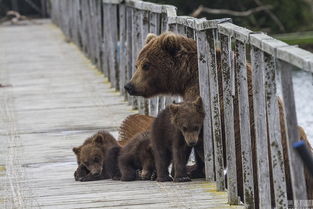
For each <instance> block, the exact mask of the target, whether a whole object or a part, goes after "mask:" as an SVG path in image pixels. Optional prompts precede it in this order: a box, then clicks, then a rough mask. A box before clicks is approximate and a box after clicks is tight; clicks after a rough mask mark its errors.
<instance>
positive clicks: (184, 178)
mask: <svg viewBox="0 0 313 209" xmlns="http://www.w3.org/2000/svg"><path fill="white" fill-rule="evenodd" d="M187 181H191V179H190V177H189V176H184V177H175V178H174V182H187Z"/></svg>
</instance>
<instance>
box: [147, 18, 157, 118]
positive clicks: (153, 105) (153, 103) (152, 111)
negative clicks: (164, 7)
mask: <svg viewBox="0 0 313 209" xmlns="http://www.w3.org/2000/svg"><path fill="white" fill-rule="evenodd" d="M158 18H159V15H158V14H156V13H154V12H151V13H150V19H149V21H150V26H149V30H150V33H154V34H158V31H159V24H158ZM158 106H159V97H158V96H156V97H153V98H151V99H149V115H151V116H157V115H158Z"/></svg>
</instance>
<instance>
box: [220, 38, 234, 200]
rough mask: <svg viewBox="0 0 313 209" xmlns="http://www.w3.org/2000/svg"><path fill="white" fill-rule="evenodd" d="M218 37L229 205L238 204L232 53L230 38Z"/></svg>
mask: <svg viewBox="0 0 313 209" xmlns="http://www.w3.org/2000/svg"><path fill="white" fill-rule="evenodd" d="M219 35H220V41H221V49H222V53H221V66H222V74H223V99H224V126H225V127H224V129H225V140H226V162H227V189H228V201H229V203H230V204H238V203H239V200H238V191H237V169H236V148H235V132H234V109H233V95H234V94H233V87H234V79H233V76H232V75H233V72H232V70H233V69H232V52H231V40H230V37H228V36H225V35H223V34H219Z"/></svg>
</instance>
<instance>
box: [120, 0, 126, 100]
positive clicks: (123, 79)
mask: <svg viewBox="0 0 313 209" xmlns="http://www.w3.org/2000/svg"><path fill="white" fill-rule="evenodd" d="M118 7H119V28H120V30H119V49H120V50H119V65H118V66H119V86H120V87H119V89H120V92H121V94H122V95H123V96H124V99H125V100H126V99H127V93H126V92H125V89H124V85H125V84H126V81H127V78H128V77H127V56H126V50H127V46H126V32H127V30H126V6H125V4H119V6H118Z"/></svg>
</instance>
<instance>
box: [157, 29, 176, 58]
mask: <svg viewBox="0 0 313 209" xmlns="http://www.w3.org/2000/svg"><path fill="white" fill-rule="evenodd" d="M161 48H162V49H163V50H165V51H167V52H168V53H169V54H170V55H172V56H175V55H176V54H177V52H178V51H179V50H180V45H179V41H178V37H177V35H176V34H175V33H171V32H167V33H165V34H163V36H162V38H161Z"/></svg>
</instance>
